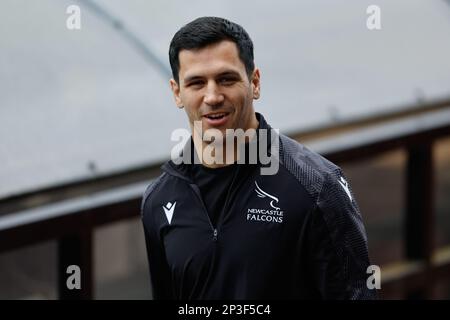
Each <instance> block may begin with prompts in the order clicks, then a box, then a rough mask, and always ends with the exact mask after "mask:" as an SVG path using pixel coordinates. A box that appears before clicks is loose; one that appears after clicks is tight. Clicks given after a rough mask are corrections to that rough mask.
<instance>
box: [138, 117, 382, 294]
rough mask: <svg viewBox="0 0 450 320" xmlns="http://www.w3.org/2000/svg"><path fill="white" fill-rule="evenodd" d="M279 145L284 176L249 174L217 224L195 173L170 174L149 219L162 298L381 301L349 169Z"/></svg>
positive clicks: (150, 196) (153, 189) (283, 141)
mask: <svg viewBox="0 0 450 320" xmlns="http://www.w3.org/2000/svg"><path fill="white" fill-rule="evenodd" d="M257 118H258V120H259V129H271V128H270V126H269V125H268V124H267V123H266V121H265V120H264V118H263V117H262V115H260V114H258V113H257ZM277 139H279V140H278V142H279V170H278V172H277V173H276V174H275V175H261V171H260V167H261V166H262V164H261V163H258V164H255V165H245V166H242V167H241V168H240V169H239V170H240V172H239V175H238V178H237V179H235V180H233V182H232V185H231V190H232V191H231V192H230V193H229V197H228V199H227V200H226V205H225V208H224V210H223V214H222V215H221V216H220V217H219V219H218V221H217V225H216V226H213V225H212V223H211V220H210V218H209V215H208V212H207V211H206V208H205V205H204V203H203V201H202V197H201V194H200V190H199V188H198V186H197V185H196V184H195V183H194V182H193V181H192V180H191V179H190V177H189V175H188V174H187V171H186V168H187V166H188V165H186V164H179V165H175V164H174V163H173V162H172V161H169V162H167V163H165V164H164V165H163V166H162V169H163V171H164V172H163V173H162V175H161V176H160V177H159V178H157V179H156V180H155V181H154V182H153V183H152V184H151V185H150V186H149V187H148V188H147V190H146V192H145V194H144V197H143V202H142V211H141V214H142V221H143V226H144V233H145V239H146V245H147V253H148V261H149V267H150V278H151V284H152V289H153V296H154V298H155V299H372V298H376V292H375V289H372V290H369V289H368V287H367V285H366V281H367V277H368V276H369V275H368V274H367V273H366V271H367V267H368V266H369V258H368V251H367V239H366V233H365V229H364V225H363V222H362V219H361V215H360V212H359V209H358V206H357V204H356V201H355V199H354V196H353V194H352V192H351V189H350V187H349V185H348V184H347V182H346V181H345V178H344V175H343V173H342V171H341V169H340V168H339V167H337V166H336V165H334V164H333V163H331V162H330V161H328V160H326V159H325V158H323V157H322V156H320V155H319V154H317V153H314V152H312V151H311V150H309V149H307V148H306V147H304V146H303V145H301V144H299V143H298V142H296V141H294V140H292V139H290V138H288V137H286V136H284V135H282V134H280V135H278V136H277ZM269 147H270V144H269ZM269 147H268V149H269ZM169 220H170V222H169Z"/></svg>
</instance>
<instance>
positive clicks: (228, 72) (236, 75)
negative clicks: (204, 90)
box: [184, 70, 241, 82]
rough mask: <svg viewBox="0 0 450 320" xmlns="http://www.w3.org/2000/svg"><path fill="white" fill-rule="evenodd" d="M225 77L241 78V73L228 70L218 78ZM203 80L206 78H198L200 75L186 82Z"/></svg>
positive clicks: (188, 78) (189, 78)
mask: <svg viewBox="0 0 450 320" xmlns="http://www.w3.org/2000/svg"><path fill="white" fill-rule="evenodd" d="M223 76H234V77H239V78H240V77H241V75H240V74H239V72H237V71H233V70H227V71H223V72H221V73H219V74H218V75H217V76H216V78H220V77H223ZM202 79H204V77H202V76H198V75H194V76H189V77H187V78H185V79H184V82H191V81H194V80H202Z"/></svg>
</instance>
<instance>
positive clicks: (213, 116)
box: [207, 113, 225, 119]
mask: <svg viewBox="0 0 450 320" xmlns="http://www.w3.org/2000/svg"><path fill="white" fill-rule="evenodd" d="M223 116H225V113H216V114H210V115H208V116H207V117H208V118H211V119H217V118H222V117H223Z"/></svg>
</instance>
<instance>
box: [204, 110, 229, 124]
mask: <svg viewBox="0 0 450 320" xmlns="http://www.w3.org/2000/svg"><path fill="white" fill-rule="evenodd" d="M229 115H230V113H228V112H217V113H210V114H207V115H204V116H203V117H204V118H205V119H206V122H207V123H208V124H209V125H211V126H220V125H223V124H225V123H226V122H227V120H228V117H229Z"/></svg>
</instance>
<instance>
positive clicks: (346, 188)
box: [338, 177, 352, 201]
mask: <svg viewBox="0 0 450 320" xmlns="http://www.w3.org/2000/svg"><path fill="white" fill-rule="evenodd" d="M338 182H339V184H340V185H341V186H342V188H343V189H344V191H345V193H346V194H347V195H348V197H349V198H350V201H352V194H351V193H350V189H349V188H348V182H347V181H346V180H345V179H344V178H343V177H341V180H338Z"/></svg>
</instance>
